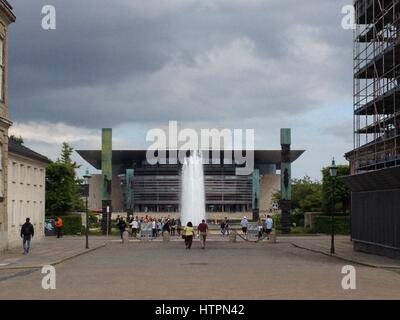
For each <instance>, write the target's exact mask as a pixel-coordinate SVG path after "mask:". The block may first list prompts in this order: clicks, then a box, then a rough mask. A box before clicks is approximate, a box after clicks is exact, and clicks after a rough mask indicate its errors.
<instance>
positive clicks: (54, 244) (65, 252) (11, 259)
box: [0, 237, 106, 270]
mask: <svg viewBox="0 0 400 320" xmlns="http://www.w3.org/2000/svg"><path fill="white" fill-rule="evenodd" d="M105 243H106V241H105V239H103V238H98V239H97V238H95V239H90V242H89V248H90V249H89V250H87V249H85V246H86V241H85V238H83V237H63V238H61V239H57V238H55V237H50V238H45V239H44V240H43V241H41V242H37V243H36V242H33V243H32V248H31V252H30V253H29V254H27V255H24V254H22V252H23V249H22V245H21V248H20V249H13V250H10V251H8V252H6V253H5V254H1V255H0V270H9V269H29V268H41V267H42V266H44V265H57V264H60V263H62V262H64V261H66V260H69V259H71V258H74V257H77V256H79V255H82V254H85V253H87V252H90V251H93V250H96V249H98V248H101V247H103V246H104V245H105Z"/></svg>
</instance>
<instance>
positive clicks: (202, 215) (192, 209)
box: [181, 151, 206, 227]
mask: <svg viewBox="0 0 400 320" xmlns="http://www.w3.org/2000/svg"><path fill="white" fill-rule="evenodd" d="M203 219H206V211H205V191H204V171H203V159H202V156H201V152H200V151H195V152H193V154H192V155H191V156H190V157H186V158H185V160H184V162H183V166H182V194H181V221H182V225H183V226H186V224H187V223H188V222H189V221H190V222H192V223H193V226H194V227H196V226H198V225H199V224H200V223H201V220H203Z"/></svg>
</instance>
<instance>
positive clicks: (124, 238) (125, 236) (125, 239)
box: [122, 230, 129, 243]
mask: <svg viewBox="0 0 400 320" xmlns="http://www.w3.org/2000/svg"><path fill="white" fill-rule="evenodd" d="M122 243H129V232H128V231H126V230H125V231H124V233H123V234H122Z"/></svg>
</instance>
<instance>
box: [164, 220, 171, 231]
mask: <svg viewBox="0 0 400 320" xmlns="http://www.w3.org/2000/svg"><path fill="white" fill-rule="evenodd" d="M165 231H166V232H168V233H169V234H171V221H170V220H169V219H168V220H167V221H166V222H165V224H164V226H163V228H162V234H164V232H165Z"/></svg>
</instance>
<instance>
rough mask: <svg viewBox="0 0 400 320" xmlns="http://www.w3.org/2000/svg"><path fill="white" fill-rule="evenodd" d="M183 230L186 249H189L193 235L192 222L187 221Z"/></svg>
mask: <svg viewBox="0 0 400 320" xmlns="http://www.w3.org/2000/svg"><path fill="white" fill-rule="evenodd" d="M183 232H184V234H185V245H186V249H190V248H191V247H192V242H193V236H194V228H193V224H192V223H191V222H190V221H189V222H188V223H187V225H186V227H185V229H184V231H183Z"/></svg>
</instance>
